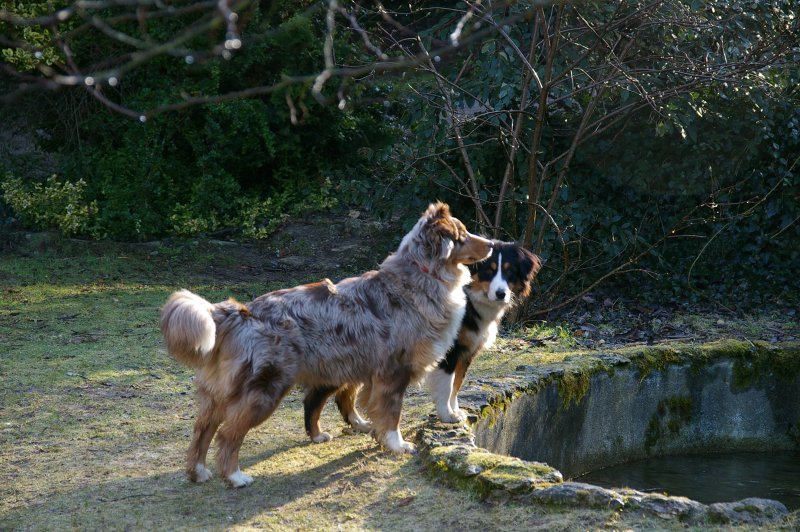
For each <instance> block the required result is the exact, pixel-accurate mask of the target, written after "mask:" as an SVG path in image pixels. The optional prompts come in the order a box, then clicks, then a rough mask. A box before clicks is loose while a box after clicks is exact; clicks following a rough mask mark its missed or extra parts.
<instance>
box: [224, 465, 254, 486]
mask: <svg viewBox="0 0 800 532" xmlns="http://www.w3.org/2000/svg"><path fill="white" fill-rule="evenodd" d="M228 483H229V484H230V485H231V487H232V488H244V487H245V486H249V485H250V484H252V483H253V477H251V476H250V475H245V474H244V473H242V472H241V471H240V470H238V469H237V470H236V471H235V472H234V473H233V474H232V475H230V476H229V477H228Z"/></svg>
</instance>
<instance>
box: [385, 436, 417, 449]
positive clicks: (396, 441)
mask: <svg viewBox="0 0 800 532" xmlns="http://www.w3.org/2000/svg"><path fill="white" fill-rule="evenodd" d="M384 445H385V446H386V448H387V449H389V451H391V452H392V453H394V454H406V453H408V454H415V453H416V452H417V448H416V446H415V445H414V444H413V443H411V442H407V441H405V440H404V439H403V436H402V435H401V434H400V431H397V430H393V431H390V432H388V433H387V434H386V438H384Z"/></svg>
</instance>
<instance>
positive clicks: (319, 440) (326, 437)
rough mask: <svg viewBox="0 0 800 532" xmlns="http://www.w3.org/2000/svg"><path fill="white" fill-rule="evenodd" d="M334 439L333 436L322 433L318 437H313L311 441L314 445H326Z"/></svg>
mask: <svg viewBox="0 0 800 532" xmlns="http://www.w3.org/2000/svg"><path fill="white" fill-rule="evenodd" d="M332 439H333V436H331V435H330V434H328V433H327V432H320V433H319V434H317V435H316V436H313V437H312V438H311V441H313V442H314V443H325V442H326V441H331V440H332Z"/></svg>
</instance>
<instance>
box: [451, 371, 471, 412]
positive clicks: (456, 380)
mask: <svg viewBox="0 0 800 532" xmlns="http://www.w3.org/2000/svg"><path fill="white" fill-rule="evenodd" d="M471 363H472V359H466V358H460V359H458V361H457V362H456V367H455V371H454V372H453V392H452V394H451V396H450V408H451V409H452V410H453V412H454V413H455V415H456V416H458V417H459V418H461V420H462V421H463V420H465V419H467V413H466V412H464V411H463V410H461V409H460V408H459V407H458V392H459V391H460V390H461V386H462V385H463V384H464V377H465V376H466V374H467V369H468V368H469V365H470V364H471Z"/></svg>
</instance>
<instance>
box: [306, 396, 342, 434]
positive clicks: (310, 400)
mask: <svg viewBox="0 0 800 532" xmlns="http://www.w3.org/2000/svg"><path fill="white" fill-rule="evenodd" d="M335 391H336V386H317V387H314V388H309V389H308V390H307V391H306V396H305V399H303V417H304V418H305V425H306V434H308V435H309V437H310V438H311V441H313V442H314V443H323V442H326V441H330V440H331V435H330V434H328V433H327V432H322V429H320V426H319V415H320V414H321V413H322V408H323V407H324V406H325V401H327V400H328V397H330V396H331V395H333V392H335Z"/></svg>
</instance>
